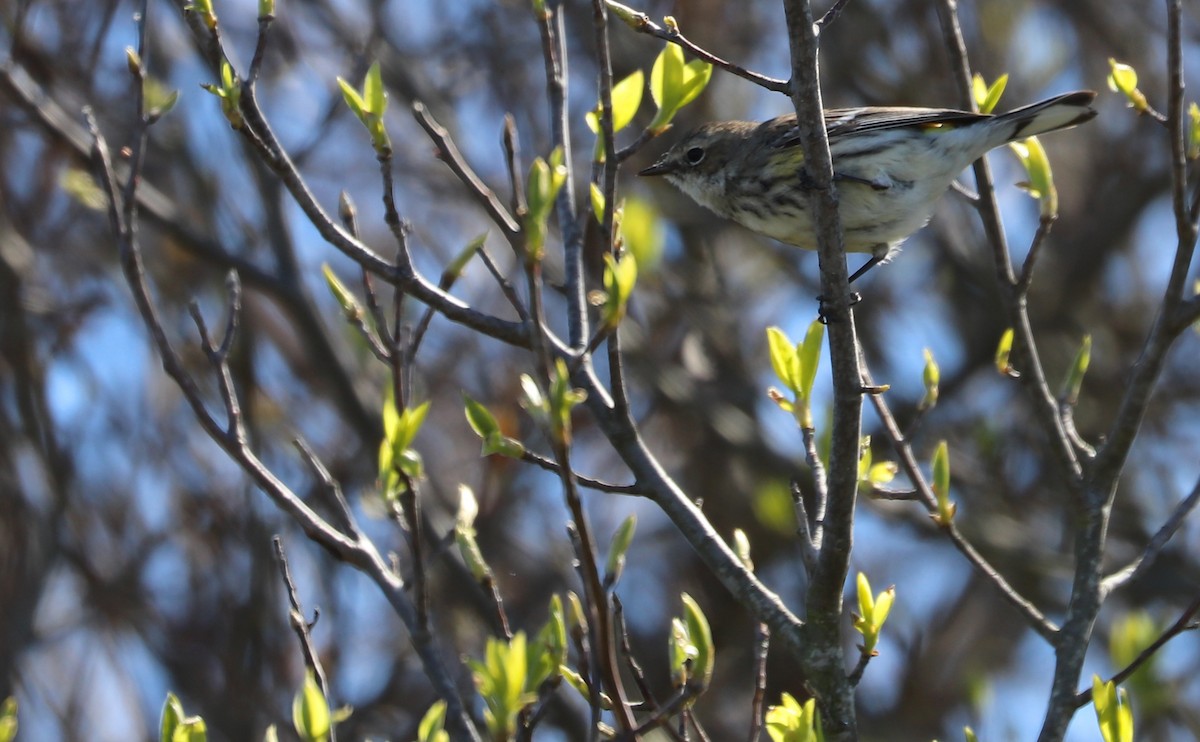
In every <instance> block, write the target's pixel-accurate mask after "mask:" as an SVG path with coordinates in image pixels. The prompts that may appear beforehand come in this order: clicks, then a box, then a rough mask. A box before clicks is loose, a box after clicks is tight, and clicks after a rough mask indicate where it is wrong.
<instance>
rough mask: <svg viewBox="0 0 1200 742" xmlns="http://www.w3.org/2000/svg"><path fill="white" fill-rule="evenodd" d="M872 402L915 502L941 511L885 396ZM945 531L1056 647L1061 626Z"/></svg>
mask: <svg viewBox="0 0 1200 742" xmlns="http://www.w3.org/2000/svg"><path fill="white" fill-rule="evenodd" d="M863 374H864V376H863V378H864V381H865V382H866V383H869V379H870V376H869V372H868V371H867V370H866V368H865V366H864V369H863ZM870 399H871V403H872V404H873V405H874V407H875V412H876V413H877V414H878V416H879V420H880V422H881V423H883V428H884V431H885V432H886V433H887V436H888V439H889V440H890V441H891V442H892V446H893V448H894V449H895V451H896V456H897V458H898V459H899V460H900V468H901V470H903V471H904V473H905V475H906V476H907V477H908V479H909V481H910V482H912V484H913V487H914V488H915V489H916V497H915V498H913V499H916V500H918V501H919V502H921V504H922V505H924V506H925V510H926V511H927V512H929V513H936V512H937V511H938V502H937V497H936V496H935V495H934V494H933V490H932V489H931V488H930V487H929V483H928V482H927V481H926V480H925V476H924V474H922V473H921V468H920V466H919V465H918V464H917V460H916V457H915V456H914V455H913V451H912V447H911V446H910V445H909V444H908V441H906V440H904V438H903V436H902V435H901V433H900V426H899V425H897V423H896V418H895V417H894V416H893V415H892V411H891V408H890V407H889V406H888V404H887V401H886V400H885V399H884V395H882V394H872V395H871V396H870ZM940 527H941V529H942V531H943V532H944V533H945V534H946V537H947V538H949V539H950V542H951V543H952V544H954V547H955V548H956V549H958V550H959V552H960V553H961V554H962V555H963V556H964V557H966V559H967V561H968V562H970V563H971V565H972V566H974V567H975V569H977V570H978V571H979V572H980V574H982V575H983V576H984V577H985V578H986V579H987V580H988V582H990V583H992V585H993V586H994V587H995V588H996V589H997V590H999V591H1000V594H1001V595H1002V596H1003V597H1004V598H1005V599H1006V600H1007V601H1008V602H1009V603H1010V604H1011V605H1012V606H1013V607H1014V608H1016V609H1017V611H1018V612H1019V613H1020V614H1021V615H1022V616H1024V618H1025V620H1026V622H1027V623H1028V624H1029V625H1030V627H1032V628H1033V630H1034V631H1036V632H1037V633H1038V634H1039V635H1040V636H1041V637H1042V638H1044V639H1045V640H1046V641H1048V642H1049V643H1050V644H1051V645H1054V644H1055V642H1056V641H1057V635H1058V627H1057V626H1055V625H1054V624H1053V623H1052V622H1051V621H1050V620H1049V619H1047V618H1046V616H1045V615H1044V614H1043V613H1042V612H1041V611H1040V610H1038V609H1037V607H1036V606H1034V605H1033V603H1032V602H1030V601H1029V600H1028V599H1026V598H1025V597H1024V596H1023V595H1021V594H1020V593H1019V592H1017V590H1016V588H1014V587H1013V586H1012V585H1010V584H1009V583H1008V581H1007V580H1006V579H1004V577H1003V575H1001V574H1000V573H999V572H998V571H997V570H996V568H995V567H993V566H992V565H991V564H990V563H989V562H988V561H987V560H986V559H985V558H984V557H983V555H982V554H980V553H979V552H978V551H976V550H975V547H974V546H972V545H971V543H970V542H969V541H967V539H966V537H965V536H963V535H962V532H960V531H959V530H958V526H956V525H955V524H954V521H949V522H943V523H941V524H940Z"/></svg>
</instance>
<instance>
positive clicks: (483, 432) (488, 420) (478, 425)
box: [462, 392, 500, 440]
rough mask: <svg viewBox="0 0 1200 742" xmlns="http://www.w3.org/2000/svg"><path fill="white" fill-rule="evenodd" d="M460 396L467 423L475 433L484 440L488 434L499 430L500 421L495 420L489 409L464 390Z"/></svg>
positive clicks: (493, 433)
mask: <svg viewBox="0 0 1200 742" xmlns="http://www.w3.org/2000/svg"><path fill="white" fill-rule="evenodd" d="M462 396H463V410H464V412H466V415H467V424H468V425H470V426H471V430H473V431H475V435H477V436H479V437H480V438H483V439H485V440H486V439H487V438H488V436H491V435H495V434H497V433H499V432H500V423H498V422H496V417H495V415H493V414H492V412H491V410H489V409H488V408H487V407H484V406H483V405H482V404H480V403H479V402H476V401H475V400H474V399H471V397H470V396H469V395H468V394H467V393H466V392H463V395H462Z"/></svg>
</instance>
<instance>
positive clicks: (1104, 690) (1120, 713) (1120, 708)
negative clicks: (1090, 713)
mask: <svg viewBox="0 0 1200 742" xmlns="http://www.w3.org/2000/svg"><path fill="white" fill-rule="evenodd" d="M1092 706H1094V707H1095V709H1096V721H1097V722H1098V723H1099V724H1100V735H1101V736H1102V737H1104V742H1133V711H1132V710H1131V709H1130V708H1129V695H1128V694H1127V693H1126V692H1125V690H1124V689H1121V690H1120V691H1118V690H1117V686H1116V684H1115V683H1113V682H1112V681H1111V680H1110V681H1109V682H1107V683H1106V682H1104V681H1103V680H1101V679H1100V676H1099V675H1093V676H1092Z"/></svg>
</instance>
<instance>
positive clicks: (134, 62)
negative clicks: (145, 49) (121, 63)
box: [125, 46, 142, 77]
mask: <svg viewBox="0 0 1200 742" xmlns="http://www.w3.org/2000/svg"><path fill="white" fill-rule="evenodd" d="M125 67H126V69H128V70H129V74H131V75H133V76H134V77H141V76H142V58H141V57H140V56H139V55H138V53H137V50H136V49H134V48H133V47H132V46H127V47H125Z"/></svg>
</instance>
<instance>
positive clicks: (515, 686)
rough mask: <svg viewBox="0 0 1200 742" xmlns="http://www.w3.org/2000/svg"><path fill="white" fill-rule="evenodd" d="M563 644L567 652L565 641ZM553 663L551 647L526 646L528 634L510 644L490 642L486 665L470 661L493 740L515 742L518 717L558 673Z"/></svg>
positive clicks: (539, 645) (500, 641) (498, 641)
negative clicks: (550, 674) (554, 673)
mask: <svg viewBox="0 0 1200 742" xmlns="http://www.w3.org/2000/svg"><path fill="white" fill-rule="evenodd" d="M564 637H565V633H564ZM563 642H564V648H565V638H564V640H563ZM564 651H565V649H564ZM554 659H555V657H554V656H553V654H552V652H551V649H550V648H549V647H548V646H546V645H543V644H542V643H541V642H539V641H535V642H534V643H533V645H531V646H530V645H527V642H526V640H525V632H523V631H519V632H517V634H516V635H515V636H514V637H513V638H512V640H511V641H504V640H503V639H498V638H495V637H492V638H489V639H488V642H487V649H486V653H485V657H484V661H483V662H479V661H477V660H473V659H472V660H468V663H469V664H470V666H471V674H472V675H473V676H474V678H475V685H476V686H477V687H478V688H479V695H480V696H482V697H483V701H484V704H485V705H486V708H485V710H484V720H485V721H486V722H487V728H488V733H489V734H490V735H491V736H492V739H497V740H500V739H512V738H513V736H514V735H515V734H516V731H517V715H518V714H520V713H521V710H522V709H524V708H525V707H526V706H528V705H530V704H531V703H533V702H534V701H536V700H537V688H538V686H539V685H541V683H542V681H544V680H546V679H547V678H548V677H549V673H550V672H557V671H558V666H559V664H558V663H557V662H555V661H554ZM551 667H552V668H553V669H552V670H551V669H548V668H551Z"/></svg>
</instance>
